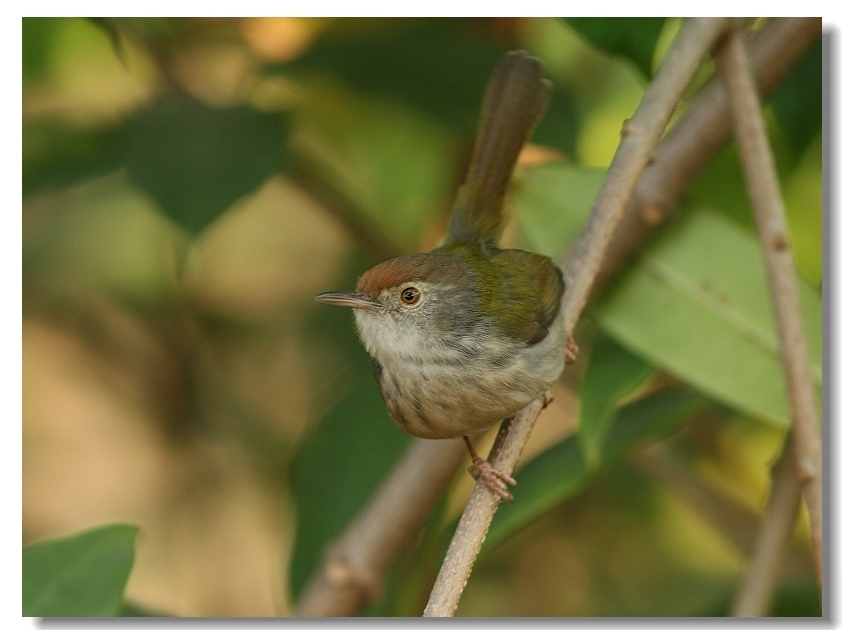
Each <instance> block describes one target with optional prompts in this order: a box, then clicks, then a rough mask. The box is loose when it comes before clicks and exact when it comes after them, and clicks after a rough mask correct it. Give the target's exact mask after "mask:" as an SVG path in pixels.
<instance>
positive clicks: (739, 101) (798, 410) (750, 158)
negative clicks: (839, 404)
mask: <svg viewBox="0 0 842 630" xmlns="http://www.w3.org/2000/svg"><path fill="white" fill-rule="evenodd" d="M717 59H718V62H719V67H720V69H721V71H722V74H723V75H724V78H725V83H726V86H727V89H728V95H729V97H730V103H731V116H732V119H733V124H734V132H735V136H736V138H737V145H738V147H739V150H740V157H741V160H742V164H743V171H744V173H745V178H746V184H747V187H748V194H749V199H750V200H751V205H752V208H753V210H754V217H755V221H756V222H757V230H758V233H759V236H760V244H761V247H762V249H763V256H764V258H765V260H766V270H767V273H768V276H769V290H770V293H771V296H772V305H773V307H774V311H775V318H776V320H777V325H778V337H779V338H780V351H781V360H782V361H783V366H784V373H785V374H786V384H787V391H788V392H789V406H790V414H791V417H792V427H791V431H792V444H793V449H794V451H795V463H796V468H797V474H798V477H799V478H800V480H801V484H802V492H803V494H804V500H805V503H806V504H807V511H808V513H809V515H810V529H811V534H812V541H813V557H814V559H815V563H816V573H817V577H818V580H819V584H821V582H822V443H821V435H820V432H819V431H820V429H819V427H820V425H819V414H818V410H817V408H816V392H815V387H814V385H813V378H812V375H811V373H810V360H809V354H808V351H807V338H806V336H805V334H804V322H803V319H802V317H801V300H800V296H799V293H798V283H797V278H796V275H795V263H794V261H793V258H792V249H791V247H790V239H789V231H788V229H787V224H786V214H785V212H784V205H783V199H782V198H781V192H780V185H779V184H778V178H777V175H776V174H775V165H774V161H773V158H772V150H771V148H770V147H769V139H768V137H767V136H766V127H765V124H764V122H763V113H762V111H761V106H760V99H759V97H758V95H757V89H756V88H755V85H754V81H753V79H752V77H751V71H750V66H749V63H748V57H747V54H746V50H745V45H744V43H743V35H742V33H741V32H735V33H734V34H733V35H732V36H730V37H729V38H728V39H727V40H726V41H725V43H724V44H723V45H722V47H721V49H720V50H719V52H718V55H717Z"/></svg>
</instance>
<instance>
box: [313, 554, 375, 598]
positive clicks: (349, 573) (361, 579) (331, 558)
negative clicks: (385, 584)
mask: <svg viewBox="0 0 842 630" xmlns="http://www.w3.org/2000/svg"><path fill="white" fill-rule="evenodd" d="M324 576H325V579H326V580H327V581H328V582H329V583H330V584H331V586H333V587H335V588H345V587H349V586H353V587H357V588H358V589H359V590H361V591H363V592H364V593H365V598H366V600H367V601H369V602H374V601H377V600H378V599H379V598H380V593H381V591H382V583H381V580H380V579H379V578H378V576H377V573H376V572H375V571H372V570H371V569H369V568H368V567H367V566H365V565H363V564H358V563H353V562H352V561H351V560H349V559H348V558H347V557H345V556H344V555H343V554H339V553H335V552H333V551H329V552H328V553H327V560H326V562H325V565H324Z"/></svg>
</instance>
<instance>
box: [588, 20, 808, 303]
mask: <svg viewBox="0 0 842 630" xmlns="http://www.w3.org/2000/svg"><path fill="white" fill-rule="evenodd" d="M821 32H822V21H821V18H774V19H770V20H768V22H767V23H766V25H765V26H764V27H763V28H762V29H761V30H760V32H759V33H758V34H757V35H756V36H755V37H754V38H753V39H752V40H751V42H750V44H749V52H750V54H751V69H752V72H753V74H754V80H755V82H756V85H757V87H758V89H759V90H760V93H761V94H763V95H764V96H765V95H768V94H770V93H771V91H772V90H773V88H774V87H775V86H777V85H778V84H779V83H780V82H781V81H782V80H783V78H784V77H785V76H786V75H787V73H788V72H789V71H790V70H791V69H792V68H793V67H794V66H795V64H796V63H797V62H798V61H799V60H800V59H801V58H802V57H803V56H804V55H805V54H806V53H807V51H809V50H810V47H811V46H812V45H813V44H815V43H816V41H817V40H818V39H819V37H820V36H821ZM731 134H732V129H731V119H730V118H729V116H728V95H727V94H726V92H725V86H724V84H723V82H722V77H720V76H719V75H714V77H713V78H712V79H711V80H710V81H709V82H708V83H707V85H705V87H704V88H703V89H702V90H701V91H700V92H699V94H698V96H696V98H694V99H693V102H692V103H691V104H690V106H689V107H688V108H687V110H686V111H685V112H684V114H683V115H682V117H681V119H680V120H679V121H678V123H677V124H675V125H674V126H673V127H672V129H670V131H669V132H668V133H667V135H666V136H665V137H664V140H663V141H662V142H661V144H660V145H658V150H657V152H656V155H655V162H653V163H652V165H651V166H649V168H647V169H646V171H645V172H644V173H643V176H642V177H641V178H640V181H639V182H638V185H637V188H636V189H635V192H634V195H633V196H632V200H631V203H630V205H629V208H628V209H627V210H626V212H625V214H624V215H623V218H622V219H621V220H620V225H619V226H618V228H617V230H615V232H614V237H613V238H612V239H611V242H610V244H609V245H608V248H607V249H606V252H605V258H604V260H603V263H602V267H601V268H600V270H599V273H598V275H597V278H596V281H595V282H594V289H593V291H598V290H599V289H600V288H602V287H604V286H605V284H606V282H607V281H608V279H609V278H610V277H612V276H613V275H614V274H615V273H616V272H617V270H618V269H620V268H621V267H622V266H623V264H624V263H625V261H626V260H627V259H628V257H629V256H630V255H632V254H633V253H634V252H636V251H638V250H639V249H640V246H641V245H642V244H643V242H644V241H645V240H646V238H647V237H648V236H649V234H650V233H651V232H652V230H653V229H654V228H656V227H657V226H659V225H661V224H663V223H664V222H665V221H666V220H667V219H668V218H669V216H670V214H671V213H672V212H673V210H674V209H675V207H676V204H677V203H678V200H679V198H680V197H681V194H682V193H683V192H684V190H685V189H686V188H687V186H688V185H689V184H690V182H691V181H692V180H693V178H694V177H695V176H696V174H697V173H698V172H699V171H700V170H701V169H702V168H703V167H704V166H705V165H706V164H707V163H708V162H709V161H710V160H711V159H712V158H713V156H715V155H716V154H717V153H718V152H719V151H720V150H721V149H722V148H723V147H724V146H725V143H726V142H728V140H729V139H730V138H731ZM593 291H592V292H593Z"/></svg>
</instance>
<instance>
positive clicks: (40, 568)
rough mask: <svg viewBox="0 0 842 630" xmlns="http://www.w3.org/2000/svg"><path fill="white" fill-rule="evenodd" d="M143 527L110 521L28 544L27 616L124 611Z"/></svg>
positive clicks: (25, 569) (25, 574) (25, 577)
mask: <svg viewBox="0 0 842 630" xmlns="http://www.w3.org/2000/svg"><path fill="white" fill-rule="evenodd" d="M137 532H138V528H137V527H135V526H133V525H106V526H105V527H99V528H97V529H93V530H89V531H86V532H83V533H81V534H78V535H76V536H71V537H69V538H62V539H59V540H51V541H45V542H39V543H35V544H33V545H29V546H27V547H25V548H24V550H23V616H25V617H109V616H115V615H117V614H119V613H120V611H121V606H122V602H123V590H124V589H125V587H126V582H127V581H128V579H129V574H130V573H131V570H132V565H133V563H134V545H135V539H136V538H137Z"/></svg>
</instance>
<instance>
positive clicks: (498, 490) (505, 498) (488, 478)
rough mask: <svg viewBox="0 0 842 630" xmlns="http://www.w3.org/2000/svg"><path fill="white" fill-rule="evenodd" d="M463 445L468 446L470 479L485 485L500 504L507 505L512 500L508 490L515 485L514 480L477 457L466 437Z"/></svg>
mask: <svg viewBox="0 0 842 630" xmlns="http://www.w3.org/2000/svg"><path fill="white" fill-rule="evenodd" d="M465 444H467V445H468V452H469V453H470V454H471V465H470V466H468V472H469V473H470V474H471V477H473V478H474V479H476V480H477V481H479V482H482V483H483V484H485V487H486V488H488V489H489V490H491V492H493V493H494V494H496V495H497V496H498V497H500V501H501V502H503V503H508V502H509V501H511V500H512V499H514V497H513V496H512V493H511V492H509V488H508V486H514V485H516V484H517V482H516V481H515V480H514V478H513V477H512V476H511V475H508V474H506V473H504V472H503V471H502V470H497V469H496V468H494V466H492V465H491V464H490V463H488V461H487V460H485V459H483V458H482V457H480V456H479V455H477V452H476V451H475V450H474V447H473V445H472V444H471V441H470V440H469V439H468V437H467V436H465Z"/></svg>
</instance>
